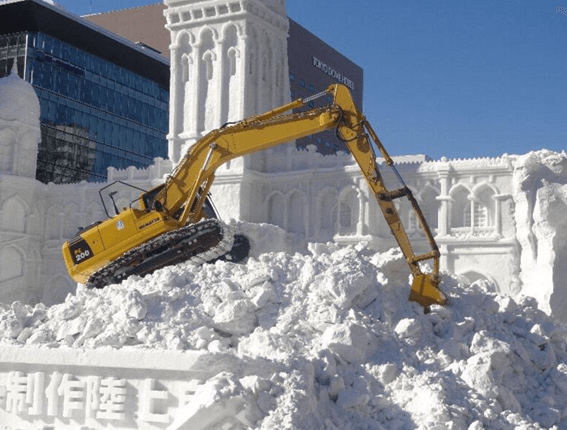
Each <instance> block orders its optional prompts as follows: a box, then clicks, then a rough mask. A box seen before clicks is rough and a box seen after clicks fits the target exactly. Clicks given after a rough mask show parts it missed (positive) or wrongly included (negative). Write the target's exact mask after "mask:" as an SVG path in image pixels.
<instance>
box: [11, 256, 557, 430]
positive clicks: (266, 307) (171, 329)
mask: <svg viewBox="0 0 567 430" xmlns="http://www.w3.org/2000/svg"><path fill="white" fill-rule="evenodd" d="M309 250H310V254H309V255H301V254H293V255H292V254H289V253H285V252H275V253H264V254H260V255H259V256H257V257H256V258H254V257H252V258H250V259H249V260H248V261H247V263H246V264H240V265H238V264H232V263H227V262H217V263H215V264H214V265H204V266H201V267H198V266H193V265H190V264H182V265H178V266H175V267H170V268H165V269H162V270H160V271H157V272H156V273H154V274H152V275H150V276H147V277H145V278H143V279H142V278H139V277H132V278H130V279H127V280H126V281H124V282H123V283H122V284H120V285H111V286H109V287H107V288H104V289H102V290H87V289H85V288H84V287H80V288H79V289H78V290H77V292H76V294H75V295H69V296H68V297H67V299H66V301H65V302H64V303H62V304H59V305H55V306H52V307H50V308H46V307H45V306H42V305H37V306H35V307H31V306H29V305H24V304H21V303H14V304H12V305H11V306H8V305H3V306H2V309H1V311H0V333H2V342H3V343H4V344H20V345H41V346H42V347H45V348H67V349H70V350H72V349H73V348H81V349H85V348H86V349H89V348H136V349H140V352H141V353H142V352H143V350H145V349H177V350H200V351H203V352H224V353H226V354H233V355H235V356H237V357H239V358H241V359H242V360H256V361H258V360H260V361H262V360H264V361H265V362H270V363H274V364H275V365H277V366H278V368H281V369H282V371H281V372H279V373H277V374H275V375H274V376H273V377H272V378H271V379H265V378H264V379H262V378H255V377H254V376H246V377H241V376H239V375H238V373H237V370H232V369H226V372H223V373H222V374H219V375H218V376H217V377H216V378H213V379H212V380H210V381H209V382H207V384H206V386H205V387H204V390H206V394H207V396H208V397H211V396H212V397H215V396H216V397H219V396H222V395H223V394H222V393H224V391H226V390H228V389H229V388H230V390H229V391H230V392H231V393H233V392H234V393H237V394H238V396H239V398H246V399H248V400H250V399H252V401H253V402H256V405H257V407H258V408H257V409H258V410H259V411H262V413H263V414H264V415H263V416H264V418H262V419H260V420H258V422H257V423H256V427H254V428H258V429H275V428H277V429H361V428H368V429H389V430H391V429H404V430H405V429H430V430H433V429H435V430H442V429H469V430H479V429H540V428H542V429H543V428H545V429H549V428H556V429H566V428H567V418H566V416H567V400H566V399H567V360H566V359H567V344H566V339H567V329H566V327H565V326H563V325H561V324H558V323H554V322H553V321H552V320H551V319H550V318H549V317H548V316H546V314H545V313H544V312H542V311H540V310H538V308H537V302H536V300H535V299H533V298H524V299H521V300H519V301H518V302H516V301H514V300H512V299H511V298H509V297H505V296H502V295H500V294H497V293H495V292H492V291H491V290H492V286H491V285H490V284H488V283H482V282H477V283H473V284H472V285H469V284H467V283H466V282H465V281H463V280H461V279H459V278H457V277H455V276H451V275H448V274H444V275H443V281H442V284H441V285H442V289H443V290H444V292H445V293H446V294H447V295H448V297H449V300H450V302H449V305H448V306H446V307H441V306H433V307H432V308H431V311H430V312H428V313H424V310H423V309H422V308H421V306H419V305H418V304H416V303H412V302H409V301H408V300H407V297H408V294H409V275H408V270H407V268H406V264H405V262H404V259H403V256H402V255H401V253H400V252H398V251H396V250H392V251H390V252H387V253H383V254H376V253H374V252H373V251H370V250H368V249H366V248H363V247H356V248H355V247H348V248H341V249H338V248H336V247H335V246H333V245H310V247H309ZM222 381H225V382H226V383H222ZM227 384H228V385H227ZM231 387H232V388H231ZM234 393H233V394H234ZM231 395H232V394H231ZM208 397H207V398H208ZM203 401H206V399H205V400H203Z"/></svg>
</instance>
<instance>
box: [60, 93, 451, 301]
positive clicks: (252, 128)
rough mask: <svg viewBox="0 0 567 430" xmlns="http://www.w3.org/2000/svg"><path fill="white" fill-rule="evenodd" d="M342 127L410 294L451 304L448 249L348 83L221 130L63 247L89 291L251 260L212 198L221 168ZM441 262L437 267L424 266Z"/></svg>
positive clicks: (75, 274)
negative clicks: (179, 267)
mask: <svg viewBox="0 0 567 430" xmlns="http://www.w3.org/2000/svg"><path fill="white" fill-rule="evenodd" d="M329 95H330V96H332V102H331V103H329V104H328V105H326V106H323V107H319V108H313V109H310V110H306V111H303V112H295V113H290V112H291V111H292V110H293V109H299V108H301V107H303V106H304V105H306V104H307V103H308V102H310V101H312V100H314V99H316V98H319V97H322V96H329ZM331 128H334V129H335V130H336V133H337V136H339V137H340V139H342V140H343V141H344V142H345V144H346V146H347V148H348V150H349V151H350V152H351V154H352V155H353V157H354V159H355V160H356V162H357V163H358V165H359V167H360V169H361V171H362V173H363V175H364V177H365V178H366V181H367V183H368V186H369V187H370V190H371V191H372V193H373V194H374V196H375V198H376V201H377V202H378V205H379V207H380V209H381V211H382V213H383V215H384V218H385V220H386V222H387V223H388V225H389V226H390V230H391V232H392V234H393V235H394V237H395V239H396V241H397V243H398V245H399V247H400V248H401V250H402V252H403V254H404V256H405V258H406V261H407V263H408V265H409V268H410V270H411V273H412V275H413V281H412V287H411V292H410V297H409V299H410V300H413V301H416V302H418V303H420V304H421V305H423V306H424V307H427V306H430V305H431V304H444V303H445V302H446V298H445V296H444V295H443V293H442V292H441V291H440V290H439V288H438V286H439V250H438V248H437V245H436V243H435V240H434V239H433V236H432V234H431V231H430V229H429V227H428V225H427V223H426V221H425V218H424V216H423V213H422V212H421V210H420V208H419V205H418V204H417V201H416V199H415V198H414V196H413V194H412V192H411V190H410V189H409V188H408V187H407V186H406V185H405V184H404V182H403V179H402V178H401V176H400V175H399V174H398V172H397V170H396V169H395V167H394V165H393V161H392V159H391V157H390V156H389V155H388V153H387V152H386V150H385V148H384V146H383V145H382V143H381V142H380V140H379V139H378V137H377V136H376V133H375V132H374V130H373V129H372V127H371V126H370V124H369V123H368V122H367V120H366V118H365V117H364V116H363V115H362V114H361V113H360V112H359V111H358V109H357V107H356V106H355V104H354V102H353V100H352V97H351V94H350V92H349V90H348V89H347V88H346V87H345V86H343V85H340V84H335V85H331V86H330V87H329V88H328V89H327V90H326V91H324V92H322V93H320V94H317V95H315V96H313V97H310V98H307V99H298V100H296V101H293V102H291V103H289V104H286V105H284V106H281V107H279V108H276V109H274V110H271V111H269V112H266V113H264V114H260V115H257V116H253V117H251V118H247V119H245V120H242V121H240V122H237V123H234V124H232V125H228V126H225V127H222V128H220V129H217V130H213V131H211V132H210V133H208V134H207V135H205V136H204V137H203V138H201V139H200V140H199V141H197V142H196V143H195V144H194V145H193V146H192V147H191V148H190V150H189V151H188V152H187V154H185V156H184V157H183V159H182V160H181V161H180V162H179V164H178V165H177V166H176V167H175V169H174V170H173V172H172V173H171V175H169V176H168V178H167V180H166V181H165V183H164V184H162V185H160V186H158V187H156V188H154V189H152V190H150V191H148V192H144V193H142V194H141V195H140V197H139V198H138V201H137V206H138V207H133V205H131V207H130V208H126V209H124V210H123V211H121V212H119V213H117V214H116V215H115V216H113V217H111V218H109V219H107V220H106V221H103V222H100V223H97V224H95V225H92V226H90V227H87V228H86V229H84V230H82V231H80V232H79V234H78V235H77V236H76V237H75V238H73V239H72V240H70V241H68V242H65V244H64V245H63V257H64V259H65V263H66V265H67V269H68V271H69V274H70V275H71V277H72V278H73V279H74V280H75V281H77V282H79V283H83V284H86V285H87V286H88V287H103V286H105V285H108V284H110V283H115V282H120V281H121V280H123V279H125V278H126V277H128V276H130V275H134V274H137V275H145V274H148V273H151V272H153V271H155V270H156V269H159V268H161V267H164V266H167V265H172V264H176V263H179V262H182V261H187V260H191V259H193V260H195V259H196V260H198V261H201V262H206V261H211V260H216V259H219V258H224V259H228V260H232V261H238V260H241V259H243V258H245V257H246V255H247V252H248V249H247V246H248V244H247V241H246V238H243V237H242V236H236V237H235V235H234V234H233V232H231V231H228V230H227V227H226V226H225V225H224V224H223V223H221V222H220V221H218V220H217V219H215V218H214V217H213V215H212V212H211V210H210V204H209V202H208V198H207V195H208V193H209V190H210V188H211V185H212V184H213V181H214V176H215V171H216V170H217V169H218V167H219V166H221V165H222V164H224V163H226V162H228V161H229V160H231V159H233V158H236V157H242V156H244V155H246V154H250V153H253V152H258V151H261V150H264V149H267V148H270V147H273V146H276V145H279V144H282V143H285V142H290V141H293V140H295V139H299V138H301V137H305V136H309V135H312V134H315V133H318V132H321V131H323V130H328V129H331ZM375 148H377V150H378V152H379V153H380V155H381V157H382V158H383V159H384V160H385V162H386V164H387V165H388V166H390V167H391V168H392V169H393V171H394V173H395V174H396V176H397V177H398V179H399V181H400V183H401V185H402V186H401V188H399V189H396V190H393V191H389V190H388V189H386V187H385V185H384V181H383V179H382V175H381V173H380V171H379V170H378V165H377V163H376V153H375ZM404 197H405V198H407V199H408V200H409V202H410V203H411V205H412V207H413V210H414V212H415V215H416V219H417V220H418V221H419V225H420V226H421V229H422V230H423V232H424V235H425V237H426V239H427V241H428V243H429V245H430V248H431V250H430V251H429V252H426V253H424V254H421V255H416V254H415V253H414V251H413V248H412V246H411V243H410V241H409V239H408V236H407V234H406V231H405V229H404V227H403V224H402V222H401V219H400V216H399V214H398V211H397V208H396V205H395V203H394V201H395V200H396V199H399V198H404ZM426 260H431V261H432V269H431V273H424V272H423V271H422V269H421V266H420V263H421V262H422V261H426Z"/></svg>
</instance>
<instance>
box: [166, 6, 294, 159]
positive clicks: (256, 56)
mask: <svg viewBox="0 0 567 430" xmlns="http://www.w3.org/2000/svg"><path fill="white" fill-rule="evenodd" d="M165 4H166V5H167V6H168V9H166V10H165V12H164V14H165V16H166V19H167V25H166V27H167V28H168V29H169V30H170V32H171V46H170V48H171V84H170V88H171V91H170V94H171V99H170V126H169V135H168V141H169V158H170V159H171V160H173V162H174V163H177V162H178V161H179V159H180V157H181V156H182V155H183V154H184V153H185V151H186V150H187V148H188V147H190V146H191V145H192V144H193V143H194V142H195V141H196V140H197V139H199V138H200V137H201V136H203V135H204V134H206V133H207V132H208V131H210V130H213V129H215V128H218V127H220V126H221V125H223V124H225V123H227V122H230V121H238V120H240V119H243V118H246V117H248V116H250V115H254V114H256V113H260V112H264V111H266V110H269V109H271V108H273V107H275V106H280V105H282V104H283V103H286V102H287V101H289V81H288V63H287V34H288V27H289V23H288V19H287V15H286V10H285V0H237V1H230V0H165ZM235 161H237V160H235Z"/></svg>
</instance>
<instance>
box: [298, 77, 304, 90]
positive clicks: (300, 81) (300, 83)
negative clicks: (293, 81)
mask: <svg viewBox="0 0 567 430" xmlns="http://www.w3.org/2000/svg"><path fill="white" fill-rule="evenodd" d="M299 86H300V87H301V88H305V80H304V79H300V80H299Z"/></svg>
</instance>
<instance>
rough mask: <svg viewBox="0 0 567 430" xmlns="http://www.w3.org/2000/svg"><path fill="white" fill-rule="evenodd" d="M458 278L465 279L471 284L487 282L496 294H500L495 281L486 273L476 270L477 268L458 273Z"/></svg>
mask: <svg viewBox="0 0 567 430" xmlns="http://www.w3.org/2000/svg"><path fill="white" fill-rule="evenodd" d="M458 275H459V276H462V277H464V278H466V279H467V280H468V281H469V282H470V283H471V284H472V283H473V282H476V281H487V282H489V283H491V284H492V285H494V287H495V288H496V292H500V291H501V290H500V286H499V285H498V283H497V282H496V280H495V279H494V278H493V277H492V276H490V275H489V274H487V273H484V272H483V271H480V270H478V268H470V269H465V270H463V271H461V272H459V273H458Z"/></svg>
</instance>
